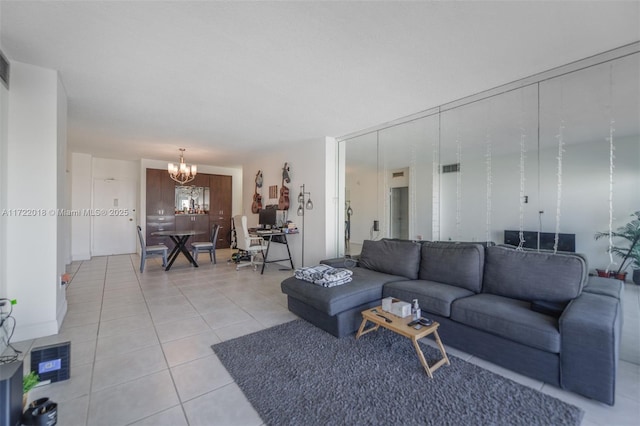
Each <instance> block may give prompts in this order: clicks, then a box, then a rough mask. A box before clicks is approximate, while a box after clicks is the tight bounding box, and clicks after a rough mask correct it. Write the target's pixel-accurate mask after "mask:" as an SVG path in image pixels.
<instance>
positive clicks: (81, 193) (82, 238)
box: [71, 152, 93, 261]
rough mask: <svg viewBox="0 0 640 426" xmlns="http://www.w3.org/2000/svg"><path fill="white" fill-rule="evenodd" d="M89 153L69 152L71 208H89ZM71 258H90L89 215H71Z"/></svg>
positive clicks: (76, 259)
mask: <svg viewBox="0 0 640 426" xmlns="http://www.w3.org/2000/svg"><path fill="white" fill-rule="evenodd" d="M91 160H92V159H91V155H89V154H81V153H77V152H74V153H72V154H71V209H73V210H76V211H82V210H83V209H90V208H91V188H92V182H93V174H92V161H91ZM71 258H72V260H74V261H79V260H89V259H91V217H89V216H73V217H71Z"/></svg>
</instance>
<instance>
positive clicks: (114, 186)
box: [91, 179, 137, 256]
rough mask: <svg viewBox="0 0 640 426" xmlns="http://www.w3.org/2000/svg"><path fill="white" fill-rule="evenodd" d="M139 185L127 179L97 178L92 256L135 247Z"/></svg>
mask: <svg viewBox="0 0 640 426" xmlns="http://www.w3.org/2000/svg"><path fill="white" fill-rule="evenodd" d="M135 203H136V185H135V182H134V181H131V180H127V179H94V180H93V209H92V210H91V216H92V223H93V226H92V229H93V231H92V234H93V238H92V245H91V247H92V249H91V254H92V256H106V255H111V254H127V253H135V251H136V238H137V231H136V220H135V218H136V211H135V205H136V204H135Z"/></svg>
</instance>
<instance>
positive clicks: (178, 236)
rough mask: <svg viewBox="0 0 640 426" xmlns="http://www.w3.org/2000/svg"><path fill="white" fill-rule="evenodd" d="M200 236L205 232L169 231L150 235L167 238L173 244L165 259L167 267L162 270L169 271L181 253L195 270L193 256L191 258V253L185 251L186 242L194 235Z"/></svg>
mask: <svg viewBox="0 0 640 426" xmlns="http://www.w3.org/2000/svg"><path fill="white" fill-rule="evenodd" d="M201 234H205V232H204V231H171V230H168V231H156V232H152V233H151V235H153V236H157V237H169V238H170V239H171V241H173V242H174V243H175V246H174V247H173V250H171V253H169V257H168V258H167V266H166V267H165V268H164V270H165V271H168V270H169V269H171V265H173V262H175V261H176V258H177V257H178V255H179V254H180V253H182V254H183V255H184V257H186V258H187V260H188V261H189V263H191V264H192V265H193V266H195V267H196V268H197V267H198V262H196V260H195V259H194V258H193V256H191V253H189V250H187V241H189V238H190V237H192V236H194V235H201Z"/></svg>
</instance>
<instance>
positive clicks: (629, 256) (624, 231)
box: [594, 210, 640, 284]
mask: <svg viewBox="0 0 640 426" xmlns="http://www.w3.org/2000/svg"><path fill="white" fill-rule="evenodd" d="M631 217H632V218H633V219H632V220H631V221H629V223H627V224H626V225H623V226H621V227H619V228H618V229H616V230H615V231H612V232H611V233H609V232H596V234H595V236H594V237H595V239H596V240H598V239H600V238H602V237H609V236H611V237H615V238H622V239H624V240H626V242H627V243H628V244H625V245H624V246H612V247H609V249H608V251H609V252H610V253H613V254H615V255H616V256H618V257H621V258H622V262H620V267H619V268H618V270H617V271H616V272H612V271H609V270H608V269H607V270H601V269H596V271H597V272H598V275H599V276H608V277H612V278H617V279H621V280H624V279H625V277H626V275H627V273H626V272H624V270H625V269H626V268H628V267H629V266H630V265H632V266H633V268H634V272H633V282H634V283H636V284H640V210H638V211H636V212H635V213H633V214H631Z"/></svg>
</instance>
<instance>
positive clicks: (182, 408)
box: [129, 255, 197, 425]
mask: <svg viewBox="0 0 640 426" xmlns="http://www.w3.org/2000/svg"><path fill="white" fill-rule="evenodd" d="M129 258H130V259H131V255H129ZM131 263H132V264H133V259H131ZM134 272H135V274H136V280H137V281H138V288H139V289H140V293H142V299H143V300H144V305H145V306H146V307H147V312H148V313H149V318H151V324H152V325H153V331H154V332H155V333H156V338H157V339H158V345H159V346H160V350H161V351H162V357H163V358H164V362H165V364H166V366H167V371H168V373H169V377H170V378H171V383H173V390H174V391H175V393H176V396H177V397H178V403H179V405H180V409H181V410H182V415H183V416H184V419H185V421H186V422H187V425H189V418H188V417H187V412H186V410H185V409H184V405H183V403H182V398H180V392H178V386H177V385H176V381H175V379H174V377H173V372H172V371H171V367H170V366H169V360H168V359H167V355H166V354H165V353H164V348H163V347H162V342H161V341H160V335H159V334H158V329H157V327H156V322H155V320H154V319H153V315H152V314H151V309H149V303H148V301H147V296H145V293H144V290H143V289H142V286H141V285H140V275H139V274H138V273H137V270H136V269H135V267H134ZM169 281H170V282H171V286H174V287H175V285H174V283H173V280H171V279H169ZM180 294H182V292H180ZM189 303H191V301H189ZM194 309H195V308H194ZM196 312H197V310H196ZM170 408H173V407H170ZM167 410H168V409H165V410H161V411H159V412H158V413H162V412H164V411H167ZM158 413H153V414H151V415H149V416H147V417H144V418H143V419H146V418H149V417H151V416H155V415H157V414H158ZM143 419H138V420H135V421H134V422H133V423H135V422H138V421H141V420H143Z"/></svg>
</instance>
